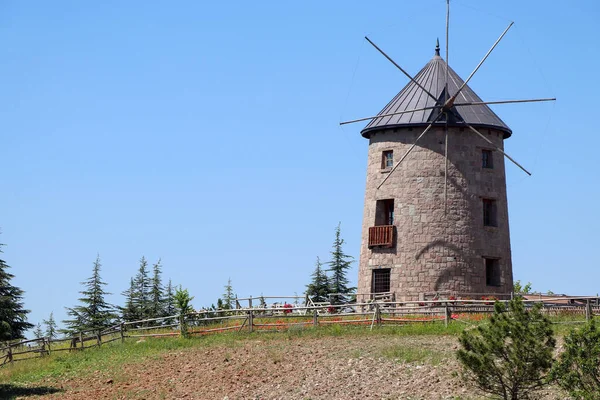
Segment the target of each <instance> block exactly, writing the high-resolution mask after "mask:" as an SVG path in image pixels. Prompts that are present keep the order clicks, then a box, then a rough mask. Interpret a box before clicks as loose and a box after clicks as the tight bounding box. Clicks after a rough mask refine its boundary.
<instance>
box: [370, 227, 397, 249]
mask: <svg viewBox="0 0 600 400" xmlns="http://www.w3.org/2000/svg"><path fill="white" fill-rule="evenodd" d="M393 246H394V225H379V226H372V227H370V228H369V247H393Z"/></svg>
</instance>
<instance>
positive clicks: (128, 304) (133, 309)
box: [119, 278, 142, 322]
mask: <svg viewBox="0 0 600 400" xmlns="http://www.w3.org/2000/svg"><path fill="white" fill-rule="evenodd" d="M121 294H122V295H123V296H125V306H124V307H119V311H121V318H122V319H123V321H125V322H133V321H139V320H140V319H142V318H141V316H140V314H139V312H138V309H137V306H136V300H135V283H134V282H133V278H131V280H130V281H129V289H127V290H125V291H124V292H123V293H121Z"/></svg>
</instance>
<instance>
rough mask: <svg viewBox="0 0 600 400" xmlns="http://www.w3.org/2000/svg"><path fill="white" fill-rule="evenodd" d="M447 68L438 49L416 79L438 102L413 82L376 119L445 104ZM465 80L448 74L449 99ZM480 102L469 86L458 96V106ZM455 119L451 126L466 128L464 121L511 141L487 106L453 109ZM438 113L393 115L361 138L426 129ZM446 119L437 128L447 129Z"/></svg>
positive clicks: (366, 130) (378, 121) (367, 129)
mask: <svg viewBox="0 0 600 400" xmlns="http://www.w3.org/2000/svg"><path fill="white" fill-rule="evenodd" d="M446 68H447V64H446V62H445V61H444V59H443V58H442V57H440V56H439V52H438V51H437V49H436V55H435V56H434V57H433V58H432V59H431V61H429V62H428V63H427V65H425V67H423V69H422V70H421V71H420V72H419V73H418V74H417V75H416V76H415V78H414V79H415V81H417V82H418V83H419V84H420V85H421V86H423V87H424V88H425V89H427V91H429V93H431V94H432V95H433V96H435V97H436V98H437V99H438V101H436V100H434V99H433V98H431V96H429V95H428V94H427V93H425V91H424V90H423V89H421V88H420V87H419V86H418V85H416V84H415V83H414V82H412V81H411V82H409V83H408V85H406V86H405V87H404V89H402V90H401V91H400V93H398V94H397V95H396V97H394V98H393V99H392V101H390V102H389V103H388V105H387V106H385V107H384V108H383V110H381V111H380V112H379V114H377V115H384V114H391V113H396V112H400V111H405V110H413V109H416V108H424V107H432V106H435V105H436V104H437V105H442V104H444V101H445V98H446V94H445V92H444V89H445V86H446V85H445V82H446ZM463 82H464V81H463V80H462V79H461V78H460V77H459V76H458V74H457V73H456V72H454V71H453V70H452V68H450V69H449V71H448V92H449V97H451V96H452V95H453V94H455V93H456V92H457V91H458V88H459V87H460V86H462V84H463ZM481 101H482V100H481V98H480V97H479V96H477V94H475V92H474V91H473V90H472V89H471V88H470V87H469V86H468V85H467V86H465V87H464V89H463V90H462V91H461V92H460V93H459V95H458V97H457V98H456V100H455V102H454V103H455V104H460V103H470V102H481ZM452 110H453V114H454V115H453V118H450V119H449V121H448V124H449V125H450V126H461V125H463V126H464V124H463V123H462V122H463V121H464V122H466V123H468V124H469V125H472V126H474V127H484V128H494V129H499V130H501V131H503V132H504V138H507V137H509V136H510V135H511V134H512V131H511V130H510V128H509V127H508V126H507V125H506V124H505V123H504V122H503V121H502V120H501V119H500V118H499V117H498V116H497V115H496V114H495V113H494V112H493V111H492V110H491V109H490V108H489V107H488V106H487V105H476V106H461V107H454V108H453V109H452ZM437 112H438V111H437V110H426V111H417V112H411V113H406V114H398V115H392V116H388V117H378V118H375V119H372V120H371V122H370V123H369V124H368V125H367V126H366V127H365V128H364V129H363V130H362V131H361V134H362V135H363V136H364V137H366V138H368V137H370V135H371V133H372V132H374V131H378V130H381V129H389V128H395V127H408V126H426V125H429V123H430V122H431V121H432V120H433V119H434V117H435V116H436V115H437ZM445 123H446V122H445V119H444V118H443V119H442V120H440V121H438V122H437V123H436V125H444V124H445Z"/></svg>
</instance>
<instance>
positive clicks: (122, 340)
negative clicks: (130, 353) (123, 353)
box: [119, 322, 125, 343]
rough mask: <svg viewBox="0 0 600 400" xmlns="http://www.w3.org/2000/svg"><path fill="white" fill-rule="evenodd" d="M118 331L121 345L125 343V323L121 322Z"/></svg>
mask: <svg viewBox="0 0 600 400" xmlns="http://www.w3.org/2000/svg"><path fill="white" fill-rule="evenodd" d="M119 328H120V329H119V330H120V331H121V343H123V342H125V323H124V322H121V325H120V326H119Z"/></svg>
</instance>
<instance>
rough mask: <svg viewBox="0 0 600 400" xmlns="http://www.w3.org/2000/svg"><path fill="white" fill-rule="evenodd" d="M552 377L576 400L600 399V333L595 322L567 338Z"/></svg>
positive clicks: (574, 331) (572, 332)
mask: <svg viewBox="0 0 600 400" xmlns="http://www.w3.org/2000/svg"><path fill="white" fill-rule="evenodd" d="M550 377H551V379H552V380H554V381H556V382H557V383H558V384H559V385H560V387H562V388H563V389H565V390H566V391H567V392H569V394H570V395H571V397H573V398H574V399H577V400H600V380H599V379H600V331H599V330H598V328H597V327H596V324H595V323H594V320H592V321H590V322H589V323H588V324H587V325H586V326H585V327H583V328H581V329H579V330H573V331H571V333H570V334H569V335H568V336H565V350H564V351H563V352H562V353H561V354H560V356H559V358H558V361H557V362H556V364H555V365H554V367H553V368H552V372H551V374H550Z"/></svg>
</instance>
